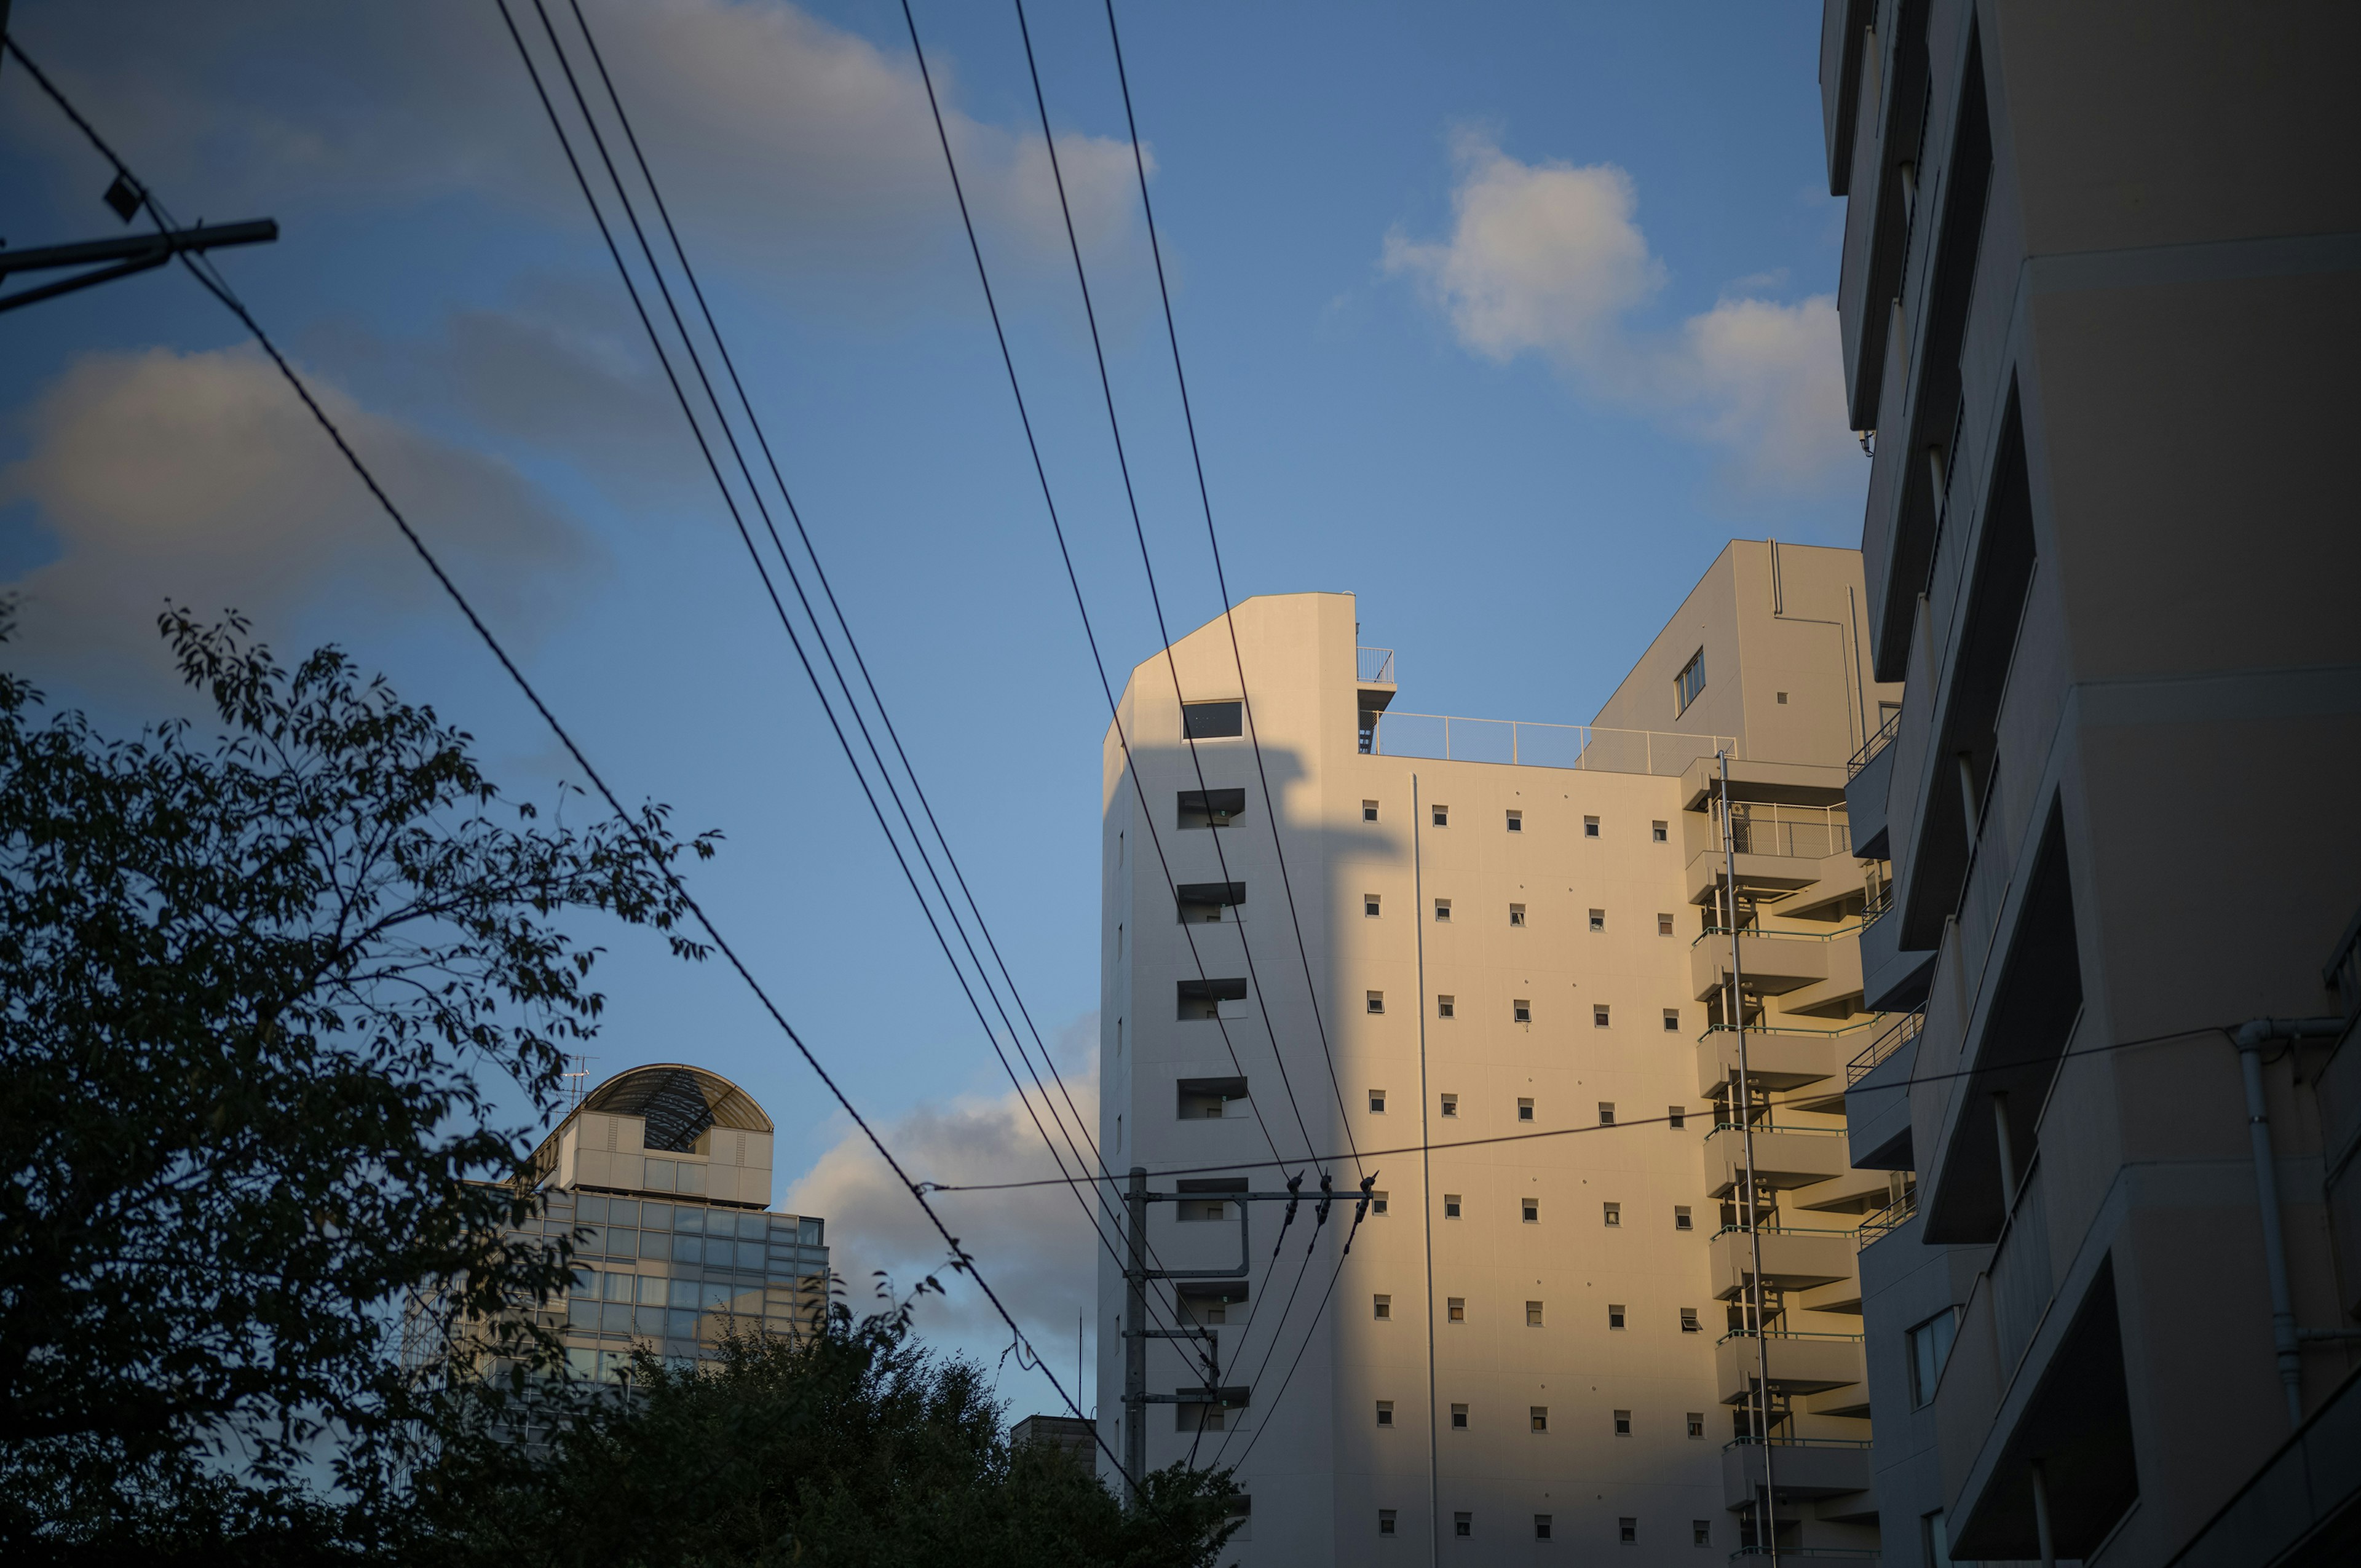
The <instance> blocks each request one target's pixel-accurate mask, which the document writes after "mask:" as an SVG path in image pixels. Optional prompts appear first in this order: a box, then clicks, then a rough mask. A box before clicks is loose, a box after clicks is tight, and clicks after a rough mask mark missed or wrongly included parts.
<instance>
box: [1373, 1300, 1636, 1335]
mask: <svg viewBox="0 0 2361 1568" xmlns="http://www.w3.org/2000/svg"><path fill="white" fill-rule="evenodd" d="M1378 1299H1379V1300H1380V1301H1382V1300H1385V1299H1387V1298H1385V1297H1383V1296H1380V1297H1378ZM1384 1315H1385V1314H1384V1313H1382V1312H1380V1313H1379V1314H1378V1316H1379V1317H1383V1316H1384ZM1607 1326H1608V1327H1609V1328H1610V1329H1620V1328H1621V1327H1622V1326H1623V1309H1622V1308H1620V1307H1616V1306H1610V1307H1609V1308H1608V1309H1607Z"/></svg>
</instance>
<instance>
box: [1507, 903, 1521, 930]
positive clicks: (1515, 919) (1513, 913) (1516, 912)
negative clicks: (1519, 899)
mask: <svg viewBox="0 0 2361 1568" xmlns="http://www.w3.org/2000/svg"><path fill="white" fill-rule="evenodd" d="M1524 923H1525V906H1524V905H1521V904H1511V905H1509V924H1510V925H1511V926H1521V925H1523V924H1524Z"/></svg>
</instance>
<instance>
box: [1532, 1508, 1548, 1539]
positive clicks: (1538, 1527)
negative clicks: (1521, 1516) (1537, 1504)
mask: <svg viewBox="0 0 2361 1568" xmlns="http://www.w3.org/2000/svg"><path fill="white" fill-rule="evenodd" d="M1549 1538H1550V1517H1549V1515H1547V1514H1535V1515H1534V1516H1533V1539H1534V1540H1535V1541H1547V1540H1548V1539H1549Z"/></svg>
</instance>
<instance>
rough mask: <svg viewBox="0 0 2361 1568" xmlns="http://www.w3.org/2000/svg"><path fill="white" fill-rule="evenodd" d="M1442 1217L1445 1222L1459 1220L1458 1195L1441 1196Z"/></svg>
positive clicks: (1450, 1193) (1454, 1193) (1448, 1193)
mask: <svg viewBox="0 0 2361 1568" xmlns="http://www.w3.org/2000/svg"><path fill="white" fill-rule="evenodd" d="M1443 1217H1444V1219H1446V1220H1455V1219H1457V1218H1459V1194H1458V1193H1456V1192H1446V1193H1444V1195H1443Z"/></svg>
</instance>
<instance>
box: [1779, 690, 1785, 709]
mask: <svg viewBox="0 0 2361 1568" xmlns="http://www.w3.org/2000/svg"><path fill="white" fill-rule="evenodd" d="M1779 706H1780V707H1786V706H1787V694H1786V693H1785V692H1781V693H1780V694H1779Z"/></svg>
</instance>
